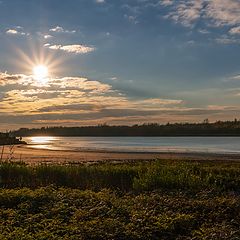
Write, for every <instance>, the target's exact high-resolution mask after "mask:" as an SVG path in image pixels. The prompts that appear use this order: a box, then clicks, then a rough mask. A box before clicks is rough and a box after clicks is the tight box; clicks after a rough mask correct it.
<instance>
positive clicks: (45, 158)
mask: <svg viewBox="0 0 240 240" xmlns="http://www.w3.org/2000/svg"><path fill="white" fill-rule="evenodd" d="M0 149H2V147H0ZM1 151H2V150H0V153H1ZM10 155H11V154H10V149H9V146H5V147H4V154H3V160H6V159H8V158H9V157H10ZM12 159H13V160H14V161H20V160H21V161H23V162H25V163H27V164H31V165H35V164H40V163H47V164H51V163H53V164H66V163H91V162H92V163H94V162H118V161H120V162H124V161H126V162H129V161H142V160H154V159H172V160H213V161H216V160H218V161H239V160H240V155H236V154H211V153H186V152H185V153H171V152H165V153H164V152H163V153H125V152H100V151H99V152H97V151H96V152H86V151H83V152H81V151H79V152H74V151H55V150H42V149H33V148H29V147H27V146H26V145H21V146H15V147H14V149H13V154H12Z"/></svg>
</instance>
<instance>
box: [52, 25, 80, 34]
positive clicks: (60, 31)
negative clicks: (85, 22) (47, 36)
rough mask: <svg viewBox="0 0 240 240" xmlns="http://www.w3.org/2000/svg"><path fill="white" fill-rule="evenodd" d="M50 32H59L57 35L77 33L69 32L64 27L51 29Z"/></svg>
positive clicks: (74, 31)
mask: <svg viewBox="0 0 240 240" xmlns="http://www.w3.org/2000/svg"><path fill="white" fill-rule="evenodd" d="M49 31H50V32H57V33H76V30H67V29H64V28H63V27H60V26H56V27H54V28H50V29H49Z"/></svg>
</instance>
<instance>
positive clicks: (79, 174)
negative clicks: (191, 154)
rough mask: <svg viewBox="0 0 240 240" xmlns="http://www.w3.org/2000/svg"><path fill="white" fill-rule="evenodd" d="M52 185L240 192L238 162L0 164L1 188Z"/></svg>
mask: <svg viewBox="0 0 240 240" xmlns="http://www.w3.org/2000/svg"><path fill="white" fill-rule="evenodd" d="M49 185H54V186H57V187H69V188H78V189H82V190H94V191H99V190H101V189H103V188H109V189H112V190H120V191H122V192H129V191H132V192H142V191H153V190H157V189H166V190H174V189H175V190H184V191H200V190H206V189H208V190H214V191H234V192H240V163H237V162H231V163H226V162H225V163H224V162H218V163H217V162H215V163H214V162H205V163H204V162H201V163H200V162H183V161H162V160H161V161H160V160H159V161H153V162H145V163H128V164H110V163H109V164H96V165H90V166H87V165H65V166H61V165H39V166H36V167H33V166H27V165H25V164H19V163H2V164H0V186H1V187H3V188H18V187H29V188H37V187H43V186H49Z"/></svg>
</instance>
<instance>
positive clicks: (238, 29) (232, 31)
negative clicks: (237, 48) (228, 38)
mask: <svg viewBox="0 0 240 240" xmlns="http://www.w3.org/2000/svg"><path fill="white" fill-rule="evenodd" d="M229 33H230V34H232V35H234V34H240V26H238V27H234V28H231V29H230V30H229Z"/></svg>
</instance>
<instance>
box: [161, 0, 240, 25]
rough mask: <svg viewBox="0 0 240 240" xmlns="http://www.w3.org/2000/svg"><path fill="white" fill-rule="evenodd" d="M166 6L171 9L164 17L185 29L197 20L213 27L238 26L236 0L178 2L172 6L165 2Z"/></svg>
mask: <svg viewBox="0 0 240 240" xmlns="http://www.w3.org/2000/svg"><path fill="white" fill-rule="evenodd" d="M168 3H169V4H168ZM165 4H166V3H165ZM162 5H164V2H163V3H162ZM167 5H169V6H171V9H170V12H169V13H168V14H167V15H166V16H165V17H166V18H169V19H172V20H174V21H175V22H179V23H181V24H183V25H184V26H187V27H190V26H192V25H194V24H195V23H196V22H197V21H198V20H199V19H202V20H205V21H206V20H207V21H209V22H208V24H211V25H212V26H215V27H219V26H234V25H237V24H240V2H239V1H238V0H228V1H226V0H198V1H195V0H189V1H185V0H179V1H175V2H174V4H171V1H167Z"/></svg>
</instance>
